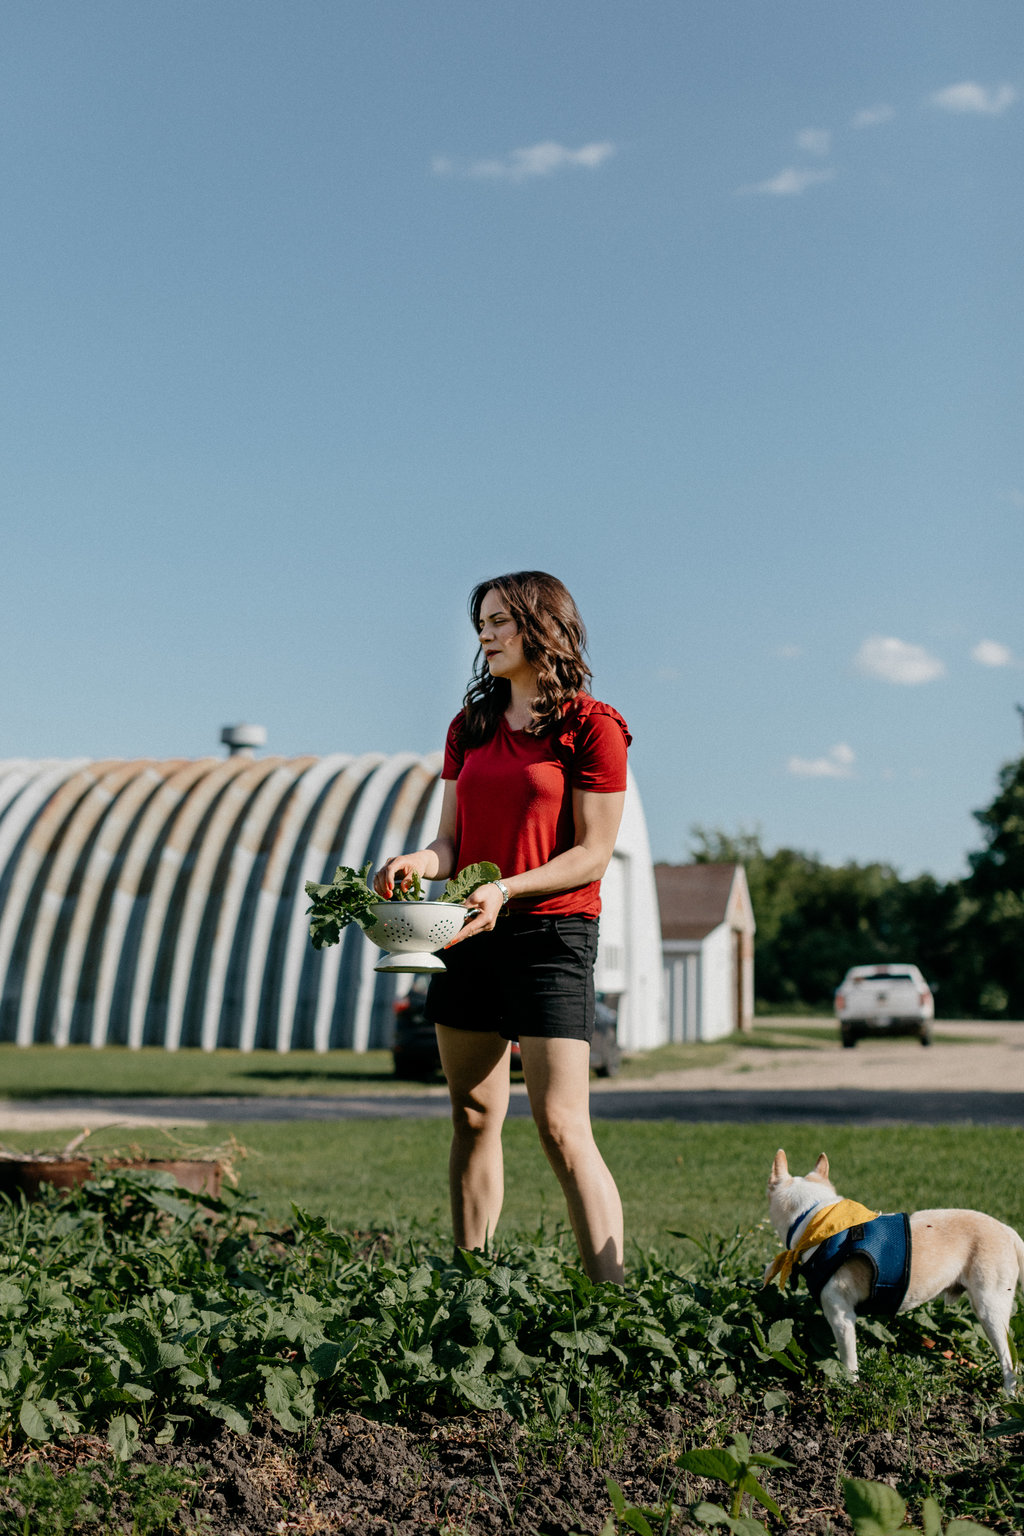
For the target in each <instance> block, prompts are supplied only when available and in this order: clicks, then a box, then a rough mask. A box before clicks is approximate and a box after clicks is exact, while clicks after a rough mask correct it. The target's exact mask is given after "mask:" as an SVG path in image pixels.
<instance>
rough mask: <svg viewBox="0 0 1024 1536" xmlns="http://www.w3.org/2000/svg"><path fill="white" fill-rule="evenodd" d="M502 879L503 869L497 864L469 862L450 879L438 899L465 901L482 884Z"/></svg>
mask: <svg viewBox="0 0 1024 1536" xmlns="http://www.w3.org/2000/svg"><path fill="white" fill-rule="evenodd" d="M500 879H501V870H500V869H499V868H498V866H497V864H488V863H486V862H484V863H482V864H467V865H466V867H465V869H460V870H459V872H458V874H457V875H456V876H455V878H454V879H453V880H449V881H448V884H447V885H446V886H445V888H444V890H443V891H442V892H441V894H440V896H439V897H438V898H437V899H438V901H453V902H455V901H465V899H466V897H467V896H472V894H473V892H474V891H475V890H476V889H477V887H478V886H481V885H490V883H491V881H492V880H500Z"/></svg>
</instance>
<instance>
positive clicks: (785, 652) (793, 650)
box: [776, 645, 804, 661]
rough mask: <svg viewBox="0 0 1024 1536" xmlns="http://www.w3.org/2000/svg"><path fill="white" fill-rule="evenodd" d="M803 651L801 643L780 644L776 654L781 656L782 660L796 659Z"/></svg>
mask: <svg viewBox="0 0 1024 1536" xmlns="http://www.w3.org/2000/svg"><path fill="white" fill-rule="evenodd" d="M803 653H804V648H803V646H802V645H780V646H779V649H778V651H777V652H776V655H778V656H781V657H782V659H783V661H796V659H797V657H798V656H802V655H803Z"/></svg>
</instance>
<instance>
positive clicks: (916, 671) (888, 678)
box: [853, 635, 946, 686]
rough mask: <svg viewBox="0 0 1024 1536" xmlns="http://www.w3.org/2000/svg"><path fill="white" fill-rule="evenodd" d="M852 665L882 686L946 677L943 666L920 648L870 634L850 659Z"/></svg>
mask: <svg viewBox="0 0 1024 1536" xmlns="http://www.w3.org/2000/svg"><path fill="white" fill-rule="evenodd" d="M853 664H854V666H855V667H856V669H857V671H858V672H863V673H864V675H865V676H866V677H877V678H880V679H881V680H882V682H883V683H905V684H908V685H910V686H913V685H915V684H917V683H933V682H934V681H935V679H936V678H939V677H945V675H946V668H945V666H944V664H943V663H942V662H941V661H940V660H939V658H938V657H937V656H933V655H932V654H931V652H930V651H926V650H925V648H924V646H923V645H912V644H911V643H910V641H908V640H896V639H894V638H892V637H891V636H885V635H870V636H869V637H868V639H867V640H865V641H864V644H863V645H862V646H861V648H860V650H859V651H858V652H857V654H856V656H855V657H854V658H853Z"/></svg>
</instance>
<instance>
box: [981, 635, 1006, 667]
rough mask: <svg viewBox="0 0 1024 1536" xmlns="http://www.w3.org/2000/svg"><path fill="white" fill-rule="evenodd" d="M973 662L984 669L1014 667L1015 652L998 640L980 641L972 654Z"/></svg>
mask: <svg viewBox="0 0 1024 1536" xmlns="http://www.w3.org/2000/svg"><path fill="white" fill-rule="evenodd" d="M971 660H972V661H977V662H979V663H980V664H981V666H983V667H1012V665H1013V652H1012V651H1011V650H1010V647H1009V646H1008V645H1002V644H1001V643H1000V641H998V640H979V641H978V643H977V645H976V646H975V647H974V649H973V651H972V652H971Z"/></svg>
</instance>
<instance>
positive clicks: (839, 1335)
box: [821, 1266, 859, 1379]
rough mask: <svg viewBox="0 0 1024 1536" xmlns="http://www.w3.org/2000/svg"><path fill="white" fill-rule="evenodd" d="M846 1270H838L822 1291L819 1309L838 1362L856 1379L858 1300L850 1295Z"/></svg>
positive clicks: (845, 1267)
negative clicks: (832, 1339) (831, 1339)
mask: <svg viewBox="0 0 1024 1536" xmlns="http://www.w3.org/2000/svg"><path fill="white" fill-rule="evenodd" d="M848 1268H849V1266H844V1267H843V1268H842V1269H840V1270H838V1271H837V1272H836V1274H834V1275H833V1276H832V1278H831V1280H830V1281H829V1282H828V1284H827V1285H826V1286H825V1287H824V1289H823V1290H822V1293H821V1309H822V1311H823V1312H824V1314H825V1316H826V1317H827V1318H828V1323H829V1327H830V1328H831V1329H832V1335H833V1337H834V1339H835V1341H836V1348H837V1349H838V1351H839V1359H840V1362H841V1363H842V1364H843V1365H845V1367H846V1369H847V1370H848V1371H849V1373H850V1375H851V1376H852V1377H854V1379H856V1376H857V1331H856V1330H857V1313H856V1310H855V1307H854V1302H855V1301H856V1300H858V1299H859V1298H858V1297H856V1296H855V1295H853V1294H852V1288H851V1286H850V1283H849V1279H850V1277H849V1276H848V1274H847V1269H848ZM844 1282H845V1283H844Z"/></svg>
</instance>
